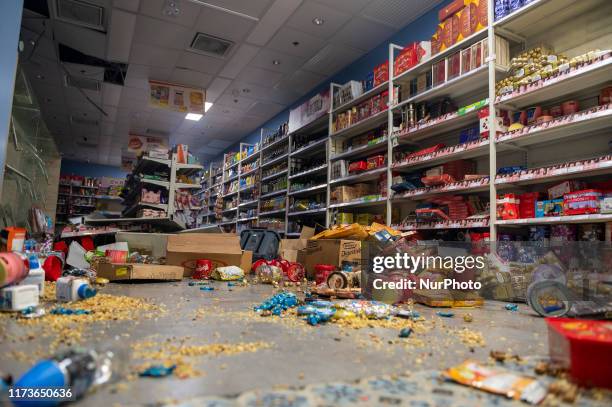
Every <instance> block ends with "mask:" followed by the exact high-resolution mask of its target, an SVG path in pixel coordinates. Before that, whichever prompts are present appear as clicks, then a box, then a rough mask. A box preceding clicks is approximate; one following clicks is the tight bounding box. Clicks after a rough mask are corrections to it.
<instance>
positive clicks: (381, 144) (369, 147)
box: [329, 137, 387, 161]
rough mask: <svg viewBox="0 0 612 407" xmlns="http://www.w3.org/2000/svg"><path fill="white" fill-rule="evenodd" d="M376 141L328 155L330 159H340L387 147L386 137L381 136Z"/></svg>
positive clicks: (374, 151)
mask: <svg viewBox="0 0 612 407" xmlns="http://www.w3.org/2000/svg"><path fill="white" fill-rule="evenodd" d="M376 140H377V141H376V142H373V143H368V144H365V145H363V146H359V147H357V148H353V149H350V150H347V151H343V152H341V153H338V154H334V155H332V156H330V157H329V159H330V160H331V161H336V160H340V159H342V158H346V157H357V156H361V155H362V154H366V155H367V154H372V153H376V152H379V151H383V150H386V149H387V137H381V139H376Z"/></svg>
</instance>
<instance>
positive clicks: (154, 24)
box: [134, 16, 194, 50]
mask: <svg viewBox="0 0 612 407" xmlns="http://www.w3.org/2000/svg"><path fill="white" fill-rule="evenodd" d="M193 35H194V33H193V32H192V31H191V30H190V29H189V28H186V27H183V26H180V25H178V24H172V23H168V22H166V21H161V20H156V19H154V18H150V17H145V16H138V18H137V20H136V28H135V29H134V42H137V43H140V44H147V45H154V46H156V47H162V48H172V49H178V50H184V49H186V48H188V47H189V45H190V44H191V40H192V39H193Z"/></svg>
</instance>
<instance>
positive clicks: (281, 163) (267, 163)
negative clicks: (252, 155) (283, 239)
mask: <svg viewBox="0 0 612 407" xmlns="http://www.w3.org/2000/svg"><path fill="white" fill-rule="evenodd" d="M260 140H261V141H260V143H261V155H260V158H259V162H260V168H261V170H260V174H259V179H260V183H259V186H258V187H256V189H257V197H256V198H257V199H258V204H257V207H256V208H255V207H251V208H249V207H248V206H247V207H245V215H244V216H245V217H247V218H249V217H253V216H256V217H257V220H256V221H249V222H252V223H251V224H252V225H254V226H255V225H257V226H259V227H262V226H266V225H267V226H270V227H272V228H273V229H274V230H276V231H279V232H282V233H284V232H285V228H286V214H287V187H288V174H289V161H290V159H289V145H290V135H289V123H288V122H284V123H282V124H281V125H279V127H278V128H276V129H261V138H260ZM256 198H252V199H256Z"/></svg>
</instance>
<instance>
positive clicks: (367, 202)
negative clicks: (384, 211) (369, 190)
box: [329, 195, 387, 209]
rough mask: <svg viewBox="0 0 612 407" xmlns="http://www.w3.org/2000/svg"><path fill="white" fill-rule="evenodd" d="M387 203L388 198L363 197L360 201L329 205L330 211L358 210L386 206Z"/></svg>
mask: <svg viewBox="0 0 612 407" xmlns="http://www.w3.org/2000/svg"><path fill="white" fill-rule="evenodd" d="M386 202H387V198H386V197H382V196H378V195H377V196H376V197H372V198H368V197H363V198H359V199H355V200H353V201H350V202H341V203H337V204H331V205H329V209H340V208H358V207H366V206H379V205H384V204H385V203H386Z"/></svg>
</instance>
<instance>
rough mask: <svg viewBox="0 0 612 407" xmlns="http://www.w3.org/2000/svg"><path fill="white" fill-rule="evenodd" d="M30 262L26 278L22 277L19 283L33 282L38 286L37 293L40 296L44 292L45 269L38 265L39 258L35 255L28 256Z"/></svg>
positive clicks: (27, 283)
mask: <svg viewBox="0 0 612 407" xmlns="http://www.w3.org/2000/svg"><path fill="white" fill-rule="evenodd" d="M28 260H29V263H30V271H29V272H28V275H27V276H26V278H24V279H23V280H22V281H21V282H20V283H19V285H30V284H34V285H36V286H38V295H40V296H41V297H42V296H43V295H44V293H45V270H44V269H43V268H42V266H41V265H40V260H39V259H38V256H36V255H30V256H29V257H28Z"/></svg>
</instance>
